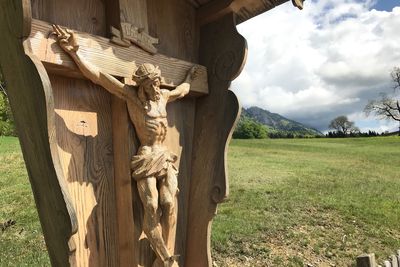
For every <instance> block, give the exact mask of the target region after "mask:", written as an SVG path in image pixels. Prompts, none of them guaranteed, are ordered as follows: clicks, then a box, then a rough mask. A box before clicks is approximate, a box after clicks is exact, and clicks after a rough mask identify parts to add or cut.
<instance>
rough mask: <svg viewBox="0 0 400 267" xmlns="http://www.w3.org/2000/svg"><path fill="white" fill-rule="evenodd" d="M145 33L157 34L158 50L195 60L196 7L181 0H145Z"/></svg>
mask: <svg viewBox="0 0 400 267" xmlns="http://www.w3.org/2000/svg"><path fill="white" fill-rule="evenodd" d="M147 8H148V19H149V22H148V23H149V33H150V35H151V36H154V37H156V38H159V40H160V44H159V45H158V46H157V48H158V51H159V52H160V53H162V54H165V55H168V56H170V57H176V58H179V59H183V60H187V61H190V62H198V35H197V34H196V33H197V32H198V31H197V29H198V28H197V25H196V21H195V17H196V11H195V9H194V8H193V6H192V5H190V4H189V3H187V2H185V1H184V0H168V1H157V0H148V3H147Z"/></svg>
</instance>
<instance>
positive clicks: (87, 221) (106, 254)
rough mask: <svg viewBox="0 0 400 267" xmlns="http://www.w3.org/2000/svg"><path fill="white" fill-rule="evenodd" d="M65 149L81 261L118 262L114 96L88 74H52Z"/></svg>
mask: <svg viewBox="0 0 400 267" xmlns="http://www.w3.org/2000/svg"><path fill="white" fill-rule="evenodd" d="M51 83H52V86H53V91H54V98H55V112H56V114H57V116H56V128H57V139H58V146H59V154H60V158H61V163H62V166H63V172H64V177H66V181H67V184H68V188H69V192H70V194H71V198H72V202H73V205H74V207H75V210H76V214H77V219H78V224H79V225H78V232H77V234H76V235H74V237H73V238H74V240H75V244H76V261H77V264H78V266H117V260H118V257H117V255H118V253H117V250H116V247H117V241H116V238H117V233H116V212H115V189H114V169H113V155H112V136H111V135H112V132H111V131H110V129H109V125H111V112H110V107H111V106H110V104H111V103H110V96H109V94H108V93H107V92H105V90H104V89H102V88H100V87H98V86H96V85H94V84H92V83H90V82H88V81H84V80H76V79H69V78H65V77H59V76H51Z"/></svg>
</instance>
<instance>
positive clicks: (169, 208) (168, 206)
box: [161, 197, 175, 215]
mask: <svg viewBox="0 0 400 267" xmlns="http://www.w3.org/2000/svg"><path fill="white" fill-rule="evenodd" d="M161 205H162V207H163V212H164V213H166V215H172V214H174V211H175V203H174V201H173V199H172V198H171V197H169V198H167V199H164V201H162V203H161Z"/></svg>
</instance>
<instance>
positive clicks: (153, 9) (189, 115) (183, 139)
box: [147, 0, 199, 266]
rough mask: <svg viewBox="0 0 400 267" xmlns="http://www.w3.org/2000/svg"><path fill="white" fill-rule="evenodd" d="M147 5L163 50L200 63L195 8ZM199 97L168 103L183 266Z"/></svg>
mask: <svg viewBox="0 0 400 267" xmlns="http://www.w3.org/2000/svg"><path fill="white" fill-rule="evenodd" d="M147 8H148V23H149V33H150V35H152V36H155V37H158V38H160V45H159V46H158V49H159V52H160V53H164V54H167V55H169V56H173V57H176V58H179V59H182V60H187V61H193V62H195V63H197V62H198V61H197V60H198V44H197V42H198V40H199V38H198V34H199V32H198V30H197V28H196V20H195V16H194V14H195V9H194V7H193V6H192V5H190V4H188V3H185V1H184V0H171V1H157V0H151V1H147ZM188 36H190V38H188ZM196 99H197V98H183V99H180V100H178V101H176V102H173V103H171V104H168V106H167V114H168V130H167V131H168V134H167V138H166V140H165V144H166V146H167V147H168V149H169V150H170V151H172V152H174V153H175V154H177V155H178V156H179V159H178V161H179V164H178V165H179V175H178V187H179V195H178V221H177V226H176V229H177V230H176V239H175V254H179V255H180V258H179V264H180V265H179V266H187V265H184V262H185V257H186V235H187V220H188V203H189V188H190V181H191V161H192V142H193V131H194V116H195V112H196V111H195V103H196ZM150 266H151V265H150Z"/></svg>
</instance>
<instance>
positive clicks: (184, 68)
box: [27, 20, 208, 95]
mask: <svg viewBox="0 0 400 267" xmlns="http://www.w3.org/2000/svg"><path fill="white" fill-rule="evenodd" d="M67 26H68V25H67ZM51 32H52V28H51V25H50V24H49V23H47V22H44V21H39V20H33V22H32V32H31V35H30V38H29V39H28V44H27V45H28V46H29V47H30V49H31V52H32V54H34V55H36V56H37V57H38V58H39V59H40V60H41V61H42V62H43V63H44V64H45V66H46V69H47V70H48V71H50V72H55V73H58V74H62V75H69V76H71V77H82V76H81V73H80V71H79V70H78V68H77V66H76V65H75V63H74V62H73V60H72V59H71V58H70V57H69V56H68V55H67V54H66V53H64V51H62V49H61V48H60V47H59V45H58V44H57V43H56V39H55V37H54V36H51V35H49V34H50V33H51ZM77 35H78V43H79V45H80V48H79V53H80V55H82V56H83V57H84V58H85V59H87V60H88V61H89V62H91V63H92V64H94V65H96V66H98V67H99V68H100V70H101V71H103V72H105V73H109V74H111V75H114V76H117V77H123V78H128V79H131V77H132V74H133V72H134V70H136V68H137V66H138V65H139V64H143V63H152V64H155V65H158V66H160V68H161V70H162V75H163V76H164V77H166V78H167V83H171V84H172V85H178V84H180V83H181V82H183V81H184V79H185V77H186V74H187V72H188V70H189V69H190V68H191V67H192V66H193V63H191V62H187V61H183V60H178V59H174V58H171V57H168V56H163V55H160V54H157V55H154V56H152V55H150V54H148V53H147V52H145V51H143V50H141V49H140V48H137V47H134V46H132V47H129V48H126V47H121V46H118V45H116V44H113V43H110V40H109V39H106V38H102V37H98V36H93V35H90V34H87V33H82V32H77ZM170 38H171V37H170ZM179 40H182V38H180V39H179ZM179 44H180V43H179ZM180 46H181V45H179V46H178V47H177V48H176V49H177V50H179V49H181V51H187V50H186V49H183V50H182V47H180ZM199 69H200V71H199V75H198V79H196V81H195V82H194V83H193V85H192V87H191V92H192V94H193V95H204V94H207V93H208V92H207V88H208V87H207V70H206V69H205V68H204V67H201V66H200V68H199Z"/></svg>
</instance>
